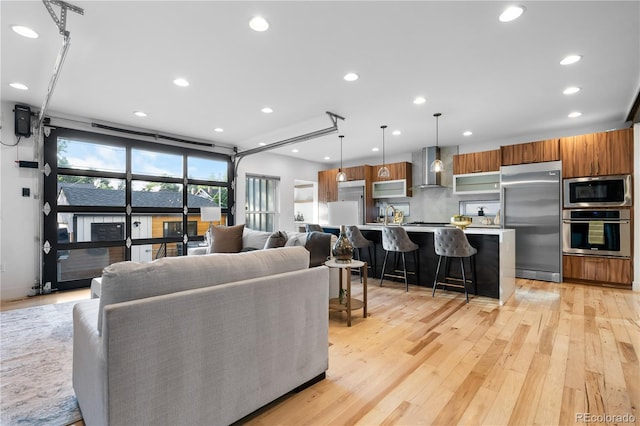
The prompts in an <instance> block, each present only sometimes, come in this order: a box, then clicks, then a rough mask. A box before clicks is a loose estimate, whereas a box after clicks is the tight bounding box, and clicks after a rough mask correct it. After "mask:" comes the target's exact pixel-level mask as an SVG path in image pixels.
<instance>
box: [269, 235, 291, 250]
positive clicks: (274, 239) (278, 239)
mask: <svg viewBox="0 0 640 426" xmlns="http://www.w3.org/2000/svg"><path fill="white" fill-rule="evenodd" d="M286 242H287V234H286V233H285V232H282V231H276V232H274V233H272V234H271V235H269V238H268V239H267V242H266V243H265V244H264V248H265V249H270V248H278V247H284V245H285V244H286Z"/></svg>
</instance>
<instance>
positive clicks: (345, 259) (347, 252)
mask: <svg viewBox="0 0 640 426" xmlns="http://www.w3.org/2000/svg"><path fill="white" fill-rule="evenodd" d="M331 254H333V257H334V258H335V259H336V262H337V263H350V262H351V259H352V258H353V246H352V245H351V243H350V242H349V238H347V226H346V225H340V235H339V236H338V240H337V241H336V243H335V244H334V245H333V248H332V249H331Z"/></svg>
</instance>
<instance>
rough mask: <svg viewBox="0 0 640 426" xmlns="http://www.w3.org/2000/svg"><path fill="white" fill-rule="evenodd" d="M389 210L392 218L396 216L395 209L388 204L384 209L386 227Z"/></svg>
mask: <svg viewBox="0 0 640 426" xmlns="http://www.w3.org/2000/svg"><path fill="white" fill-rule="evenodd" d="M389 209H391V210H392V211H393V215H394V216H395V214H396V208H395V207H393V206H392V205H391V204H389V205H388V206H387V208H386V209H385V211H384V226H387V223H388V217H389Z"/></svg>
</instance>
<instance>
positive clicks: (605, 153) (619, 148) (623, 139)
mask: <svg viewBox="0 0 640 426" xmlns="http://www.w3.org/2000/svg"><path fill="white" fill-rule="evenodd" d="M560 156H561V159H562V177H564V178H570V177H584V176H607V175H618V174H630V173H633V129H622V130H613V131H610V132H601V133H590V134H587V135H579V136H570V137H566V138H562V139H560Z"/></svg>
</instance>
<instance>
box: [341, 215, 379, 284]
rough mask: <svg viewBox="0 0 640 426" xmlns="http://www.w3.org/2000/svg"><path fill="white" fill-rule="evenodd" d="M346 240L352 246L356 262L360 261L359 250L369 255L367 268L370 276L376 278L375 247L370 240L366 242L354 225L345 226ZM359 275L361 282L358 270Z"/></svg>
mask: <svg viewBox="0 0 640 426" xmlns="http://www.w3.org/2000/svg"><path fill="white" fill-rule="evenodd" d="M347 238H348V239H349V242H350V243H351V245H352V246H353V249H354V250H353V251H354V253H355V255H356V259H357V260H362V259H360V256H361V255H360V249H363V248H366V249H367V252H368V255H369V262H368V263H367V267H369V268H371V276H372V277H375V276H376V245H375V244H374V243H373V241H371V240H367V239H366V238H365V237H364V235H362V232H360V229H359V228H358V227H357V226H356V225H349V226H347ZM358 272H359V273H360V281H362V272H360V270H359V269H358Z"/></svg>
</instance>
